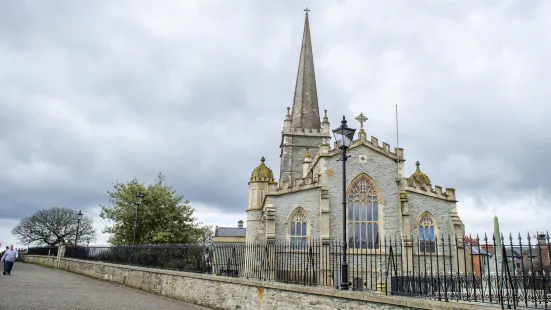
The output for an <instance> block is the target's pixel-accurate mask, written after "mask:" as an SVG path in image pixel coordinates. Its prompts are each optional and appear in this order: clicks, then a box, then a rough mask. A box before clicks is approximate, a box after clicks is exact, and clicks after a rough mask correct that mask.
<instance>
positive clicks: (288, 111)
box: [287, 107, 291, 115]
mask: <svg viewBox="0 0 551 310" xmlns="http://www.w3.org/2000/svg"><path fill="white" fill-rule="evenodd" d="M287 115H291V108H289V107H287Z"/></svg>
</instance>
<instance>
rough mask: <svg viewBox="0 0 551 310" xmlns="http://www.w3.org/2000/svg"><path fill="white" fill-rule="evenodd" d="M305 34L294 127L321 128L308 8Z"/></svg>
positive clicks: (298, 76)
mask: <svg viewBox="0 0 551 310" xmlns="http://www.w3.org/2000/svg"><path fill="white" fill-rule="evenodd" d="M304 11H305V12H306V17H305V20H304V34H303V35H302V47H301V50H300V59H299V63H298V73H297V83H296V86H295V98H294V102H293V115H292V120H293V121H292V124H291V127H292V128H311V129H320V128H321V125H320V115H319V107H318V92H317V89H316V74H315V73H314V56H313V54H312V42H311V39H310V24H309V22H308V12H309V11H310V10H308V8H306V9H305V10H304Z"/></svg>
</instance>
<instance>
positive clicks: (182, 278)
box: [24, 255, 494, 310]
mask: <svg viewBox="0 0 551 310" xmlns="http://www.w3.org/2000/svg"><path fill="white" fill-rule="evenodd" d="M24 260H25V262H26V263H32V264H38V265H44V266H48V267H53V268H59V269H63V270H67V271H70V272H73V273H77V274H82V275H86V276H89V277H92V278H97V279H101V280H106V281H110V282H114V283H118V284H121V285H125V286H128V287H132V288H135V289H139V290H143V291H146V292H149V293H154V294H158V295H162V296H166V297H171V298H174V299H178V300H181V301H184V302H188V303H192V304H196V305H201V306H205V307H209V308H213V309H224V310H235V309H240V310H241V309H243V310H244V309H247V310H253V309H262V310H267V309H324V310H325V309H326V310H333V309H388V310H390V309H481V310H482V309H484V310H488V309H490V308H494V307H492V306H490V305H487V306H485V305H475V304H468V303H456V302H440V301H434V300H424V299H414V298H406V297H398V296H386V295H382V294H378V293H376V292H371V291H367V292H354V291H340V290H336V289H333V288H323V287H309V286H301V285H292V284H284V283H278V282H266V281H258V280H250V279H244V278H231V277H223V276H216V275H209V274H196V273H188V272H178V271H170V270H162V269H152V268H143V267H135V266H128V265H115V264H109V263H102V262H93V261H85V260H77V259H71V258H63V257H59V258H58V257H56V256H50V257H48V256H36V255H27V256H25V258H24Z"/></svg>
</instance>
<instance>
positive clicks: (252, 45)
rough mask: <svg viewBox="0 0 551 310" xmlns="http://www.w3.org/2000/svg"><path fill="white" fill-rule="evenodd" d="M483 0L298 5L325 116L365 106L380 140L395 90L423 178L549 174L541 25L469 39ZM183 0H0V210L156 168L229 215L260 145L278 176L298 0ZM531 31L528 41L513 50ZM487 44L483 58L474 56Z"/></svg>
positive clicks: (147, 176) (66, 200)
mask: <svg viewBox="0 0 551 310" xmlns="http://www.w3.org/2000/svg"><path fill="white" fill-rule="evenodd" d="M495 4H496V2H493V3H485V4H476V6H475V7H468V6H465V5H464V4H463V3H460V2H449V3H447V4H446V5H444V4H437V5H433V6H430V7H424V6H423V7H416V6H413V5H411V4H404V5H405V6H404V7H396V8H390V7H389V6H387V5H383V4H382V3H381V2H377V1H374V2H372V3H366V2H363V1H356V2H354V1H340V2H325V3H323V4H320V5H319V6H317V7H311V9H312V12H311V19H310V23H311V28H312V30H311V31H312V39H313V48H314V57H315V67H316V77H317V79H318V97H319V101H320V111H323V110H324V109H327V110H328V115H329V117H330V121H331V122H332V124H333V126H335V127H336V126H337V125H338V123H339V121H340V118H341V117H342V114H345V115H346V116H347V118H348V119H349V120H352V119H353V118H354V117H355V116H356V115H355V114H356V113H359V111H360V110H361V111H362V112H364V113H365V114H366V115H367V116H368V117H369V121H368V122H367V125H366V126H367V127H366V130H367V131H368V135H374V136H376V137H378V138H380V140H384V141H385V142H388V143H390V144H391V145H392V146H394V144H395V143H394V142H395V131H394V130H395V129H394V128H395V127H394V126H395V125H394V104H395V103H399V110H400V131H401V134H400V146H401V147H403V148H404V149H405V154H406V159H407V160H408V161H407V162H406V165H407V171H408V172H412V171H413V169H414V162H415V161H416V160H420V161H421V163H422V166H421V168H422V169H423V171H425V172H426V173H427V174H429V176H430V177H431V179H432V180H433V182H434V183H436V184H439V185H442V186H445V187H446V186H447V187H455V188H456V189H457V191H458V194H459V195H460V196H459V197H460V199H461V197H462V196H461V195H473V196H474V197H475V199H477V200H476V201H477V203H478V202H481V201H482V200H481V198H480V197H482V196H483V195H484V194H485V193H488V192H493V193H494V192H509V191H510V190H511V189H516V190H524V189H526V190H527V189H534V188H537V187H540V186H547V187H549V185H551V184H550V183H551V180H550V179H549V177H548V175H547V174H546V173H545V169H543V168H544V166H542V164H543V163H544V162H545V159H546V158H545V156H546V154H548V153H549V151H551V145H550V144H549V142H548V141H547V140H546V139H545V138H546V134H545V132H546V131H548V125H547V124H546V122H545V120H544V118H542V117H541V116H542V115H546V114H547V115H548V113H549V112H551V111H550V110H549V108H548V107H547V106H548V105H547V104H546V101H548V98H549V95H550V94H549V91H547V90H546V89H547V86H546V84H545V81H547V80H548V79H547V77H548V75H549V73H548V72H549V69H550V68H549V66H548V65H547V64H545V63H543V62H542V63H537V64H538V66H539V68H536V69H533V68H532V67H531V65H532V62H535V61H534V59H540V58H538V57H542V55H545V54H546V51H547V52H548V49H549V44H548V42H547V41H548V40H547V39H546V37H545V36H544V34H545V33H544V32H542V31H540V32H537V33H536V34H531V35H530V36H528V39H524V41H523V40H522V39H518V38H516V37H515V38H512V39H510V41H511V42H509V41H507V39H506V38H503V37H502V36H497V35H496V36H495V42H494V41H492V38H494V37H492V32H491V31H490V30H487V32H481V33H482V34H480V36H481V39H476V40H475V39H473V38H472V36H473V35H472V34H471V33H469V32H468V31H467V30H461V29H463V28H462V27H463V26H464V23H467V24H468V22H467V20H468V18H469V16H471V15H473V14H474V13H479V12H487V10H490V11H491V9H492V6H493V5H495ZM182 5H183V4H182V3H181V2H179V1H175V2H173V3H170V2H165V3H163V4H159V5H158V6H155V7H147V6H146V2H134V1H129V2H124V1H121V2H117V3H113V2H108V1H105V2H95V3H94V4H93V5H91V4H89V3H84V2H82V3H76V2H68V1H59V2H54V4H50V3H49V4H48V5H45V4H40V3H38V2H17V3H15V2H5V3H3V4H2V5H1V7H0V20H3V21H4V22H3V27H2V28H0V38H1V39H0V94H2V95H0V108H1V109H2V113H1V114H0V168H1V170H2V174H0V183H1V184H2V186H0V196H1V197H0V198H1V199H2V211H3V214H4V215H3V216H4V217H9V218H21V217H23V216H26V215H28V214H29V213H31V212H32V211H33V210H36V209H38V208H42V207H47V206H51V205H66V206H71V207H75V208H81V207H84V206H90V205H97V204H99V203H105V202H106V200H107V195H106V190H107V189H109V188H110V186H111V183H112V182H113V181H115V180H118V181H126V180H129V179H132V178H133V177H137V178H138V179H139V180H141V181H143V182H152V181H153V179H154V178H155V175H156V174H157V173H158V172H163V173H164V174H165V175H166V176H167V180H168V181H169V182H170V183H171V184H172V185H173V186H174V187H175V188H177V189H178V190H179V191H180V192H182V193H183V194H184V195H185V196H186V198H188V199H190V200H191V202H192V204H193V202H197V203H199V204H201V205H207V206H210V207H213V208H218V209H220V210H224V212H231V213H242V212H243V211H244V210H245V208H246V199H247V198H246V195H247V182H248V178H249V176H250V172H251V171H252V169H253V168H254V167H255V166H256V165H257V164H258V163H259V159H260V157H261V156H266V158H267V164H268V165H269V166H270V167H271V168H272V169H273V170H274V173H275V174H276V175H278V168H279V142H280V141H279V140H280V132H281V128H282V126H283V119H284V116H285V113H286V109H285V108H286V107H287V106H290V105H291V104H292V99H293V91H294V89H293V88H294V84H295V78H296V76H295V75H296V69H297V64H298V56H299V49H300V40H301V36H302V27H303V24H302V23H303V17H302V16H303V15H302V12H301V9H302V8H303V7H304V6H305V5H306V3H299V4H297V3H295V2H293V1H289V2H273V3H270V4H265V3H261V2H258V1H236V2H232V3H231V4H229V3H225V2H208V1H204V2H203V1H202V2H201V5H200V6H199V8H198V9H197V14H194V13H193V12H194V11H193V10H194V9H192V8H190V7H188V8H184V7H182ZM473 5H474V4H473ZM518 6H521V7H522V9H520V8H518ZM368 8H369V9H368ZM513 8H514V9H513ZM538 9H540V10H541V9H542V8H541V7H537V6H532V5H531V4H530V5H526V6H523V5H521V4H519V3H513V4H512V6H511V7H508V8H506V10H505V11H503V12H501V14H503V15H504V16H505V17H499V14H500V13H499V12H498V13H495V15H491V16H490V17H487V18H486V20H487V21H488V22H489V23H493V24H494V25H495V24H497V25H498V26H501V25H502V24H503V23H504V21H506V18H515V19H530V18H532V19H536V18H538V17H537V16H538V15H537V13H535V12H537V11H536V10H538ZM144 12H147V14H145V13H144ZM515 12H516V13H515ZM496 16H498V17H496ZM500 18H501V19H500ZM435 25H441V27H440V28H442V29H438V27H435ZM517 25H519V26H520V27H525V28H522V29H525V32H527V33H531V32H535V30H534V31H532V30H533V29H532V27H536V28H537V26H533V25H532V24H530V23H529V22H524V23H523V22H522V21H519V22H518V24H517ZM467 28H468V27H467ZM494 28H495V27H494ZM494 28H492V29H494ZM497 28H499V27H497ZM458 29H459V30H458ZM506 29H509V28H505V29H504V31H506ZM492 31H494V30H492ZM473 33H475V32H473ZM446 34H449V35H448V36H446ZM465 40H466V43H463V41H465ZM469 40H470V41H469ZM483 43H484V44H483ZM492 43H493V44H495V46H494V45H491V44H492ZM527 43H529V44H531V45H532V46H533V48H532V49H538V48H539V49H540V50H541V51H539V52H538V51H530V52H528V50H529V49H528V48H520V46H523V45H522V44H527ZM462 44H463V45H462ZM477 44H478V45H477ZM472 46H475V47H472ZM460 47H464V50H462V49H461V48H460ZM471 49H473V50H476V49H479V50H480V52H479V53H478V54H473V53H471ZM507 53H509V54H507ZM504 55H505V56H504ZM507 55H509V56H507ZM479 56H480V57H481V59H482V60H480V64H478V65H477V59H478V58H477V57H479ZM492 57H493V58H494V59H497V60H499V61H497V60H496V62H497V64H492V65H493V67H490V68H487V69H485V70H482V69H479V67H478V66H480V67H485V66H490V65H488V63H490V62H491V61H490V60H492ZM506 57H510V58H511V59H510V60H507V58H506ZM544 59H545V58H541V60H544ZM517 60H518V61H524V62H525V63H527V64H526V65H525V66H522V64H523V63H522V62H521V63H519V64H517V65H518V66H515V61H517ZM517 67H520V69H519V68H517ZM526 68H528V69H526ZM469 70H470V71H469ZM477 70H479V71H477ZM523 70H525V71H523ZM462 71H465V72H467V73H465V72H462ZM469 72H470V73H469ZM472 72H474V73H472ZM469 74H471V77H468V75H469ZM515 76H518V78H517V80H516V81H515ZM400 83H401V84H400ZM387 89H392V90H391V91H389V90H387ZM515 96H517V97H518V96H520V97H521V98H523V99H520V100H519V99H518V98H517V97H515ZM519 102H522V104H523V107H519V104H521V103H519ZM351 123H353V122H351ZM39 163H45V164H46V166H44V167H46V168H44V167H42V168H40V167H41V166H40V164H39ZM25 165H26V166H27V167H30V168H24V167H25ZM33 165H34V166H33ZM465 170H469V171H470V172H466V171H465ZM18 174H19V175H18ZM22 174H25V175H22Z"/></svg>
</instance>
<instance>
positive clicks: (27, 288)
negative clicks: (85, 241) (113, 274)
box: [0, 262, 207, 310]
mask: <svg viewBox="0 0 551 310" xmlns="http://www.w3.org/2000/svg"><path fill="white" fill-rule="evenodd" d="M0 309H2V310H4V309H9V310H43V309H44V310H46V309H48V310H51V309H55V310H66V309H67V310H68V309H71V310H107V309H117V310H131V309H132V310H142V309H143V310H150V309H158V310H176V309H178V310H206V309H207V308H203V307H199V306H195V305H191V304H186V303H183V302H180V301H177V300H174V299H170V298H166V297H162V296H158V295H153V294H149V293H146V292H142V291H139V290H135V289H131V288H128V287H125V286H120V285H117V284H113V283H110V282H104V281H100V280H95V279H92V278H89V277H86V276H81V275H77V274H73V273H70V272H67V271H63V270H59V269H52V268H46V267H40V266H37V265H31V264H25V263H19V262H18V263H15V265H14V266H13V270H12V275H11V276H3V275H1V274H0Z"/></svg>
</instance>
